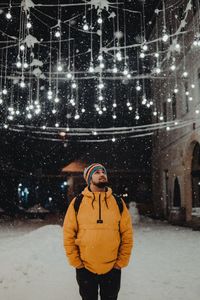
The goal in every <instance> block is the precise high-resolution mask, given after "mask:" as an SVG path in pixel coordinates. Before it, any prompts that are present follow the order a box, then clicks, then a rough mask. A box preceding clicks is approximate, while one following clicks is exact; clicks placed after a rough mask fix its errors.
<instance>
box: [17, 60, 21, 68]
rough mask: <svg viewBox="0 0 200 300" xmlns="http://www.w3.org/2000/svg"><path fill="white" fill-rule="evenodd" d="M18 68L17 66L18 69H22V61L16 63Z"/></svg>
mask: <svg viewBox="0 0 200 300" xmlns="http://www.w3.org/2000/svg"><path fill="white" fill-rule="evenodd" d="M16 66H17V68H21V66H22V64H21V61H20V60H18V61H17V62H16Z"/></svg>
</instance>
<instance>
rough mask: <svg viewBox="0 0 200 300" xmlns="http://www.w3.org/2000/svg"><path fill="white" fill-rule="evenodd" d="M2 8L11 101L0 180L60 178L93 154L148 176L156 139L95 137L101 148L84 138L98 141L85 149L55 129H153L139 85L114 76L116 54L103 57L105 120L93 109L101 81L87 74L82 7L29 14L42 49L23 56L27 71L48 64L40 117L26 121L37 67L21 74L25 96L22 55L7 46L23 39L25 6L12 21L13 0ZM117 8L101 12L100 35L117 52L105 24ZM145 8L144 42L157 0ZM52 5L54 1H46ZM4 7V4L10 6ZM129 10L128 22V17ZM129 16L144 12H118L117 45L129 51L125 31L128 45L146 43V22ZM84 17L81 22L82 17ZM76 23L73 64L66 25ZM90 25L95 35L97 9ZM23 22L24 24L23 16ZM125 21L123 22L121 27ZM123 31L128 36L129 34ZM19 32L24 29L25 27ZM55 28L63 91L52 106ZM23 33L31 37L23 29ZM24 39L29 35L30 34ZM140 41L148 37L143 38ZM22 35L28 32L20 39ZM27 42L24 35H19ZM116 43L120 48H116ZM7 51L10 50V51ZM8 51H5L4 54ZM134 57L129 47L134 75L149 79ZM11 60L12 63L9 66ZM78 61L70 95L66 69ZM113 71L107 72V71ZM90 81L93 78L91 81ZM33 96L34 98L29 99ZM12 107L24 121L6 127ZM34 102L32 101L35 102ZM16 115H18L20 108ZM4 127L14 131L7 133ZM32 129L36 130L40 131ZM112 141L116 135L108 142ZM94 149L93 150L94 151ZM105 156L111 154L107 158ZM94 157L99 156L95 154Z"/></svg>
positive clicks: (2, 111) (4, 109) (129, 5)
mask: <svg viewBox="0 0 200 300" xmlns="http://www.w3.org/2000/svg"><path fill="white" fill-rule="evenodd" d="M3 2H4V3H1V4H0V13H1V17H0V28H1V30H2V32H0V37H1V38H0V40H1V41H3V42H4V43H1V44H0V50H1V58H0V60H1V63H0V64H1V78H2V80H1V85H2V89H3V88H4V86H5V74H6V87H7V90H8V95H6V96H5V97H4V99H3V100H4V102H3V105H1V107H0V123H1V140H0V149H1V150H0V164H1V174H2V178H3V177H6V178H8V177H9V176H15V177H16V176H19V177H20V176H22V177H23V176H25V177H26V176H27V177H28V176H30V174H31V175H33V174H37V173H38V172H39V173H40V174H41V173H44V174H59V172H60V170H61V169H62V167H64V166H65V165H66V164H67V163H69V162H71V161H73V160H75V159H81V158H82V157H87V159H88V158H89V159H92V158H91V157H90V154H91V153H94V152H95V151H96V153H98V159H99V160H101V153H102V154H104V155H102V159H107V164H108V165H109V164H110V165H111V166H112V168H114V169H117V168H119V169H121V168H124V169H134V168H135V169H138V170H139V169H140V170H142V169H143V170H145V169H147V170H149V172H150V168H151V138H149V137H147V138H145V137H144V138H128V139H126V138H124V136H123V135H122V136H118V137H117V139H116V141H115V142H112V141H111V140H110V141H107V142H101V143H100V142H98V140H99V139H100V137H98V136H96V137H95V138H96V140H97V142H93V143H91V142H88V143H87V139H93V138H94V136H92V137H91V136H90V137H84V139H85V140H84V142H81V139H83V138H80V137H78V136H73V137H70V136H68V135H66V136H65V137H61V136H60V135H59V130H56V128H55V124H56V123H58V124H59V127H63V128H66V127H69V128H72V127H75V128H94V129H95V128H109V127H120V126H123V127H124V126H125V127H130V126H136V125H142V124H148V123H151V110H150V109H148V108H144V107H141V105H139V103H140V101H141V95H139V94H138V93H137V92H136V89H135V85H136V80H127V79H125V80H124V79H123V80H122V79H121V78H117V77H118V75H116V76H114V75H113V73H112V70H111V69H112V68H113V63H114V62H113V57H114V56H113V52H108V53H105V55H104V60H105V62H106V70H107V71H106V72H104V71H103V72H102V78H103V80H104V83H105V89H104V90H103V96H104V101H103V103H104V104H103V105H104V106H105V107H106V109H107V111H106V113H104V114H103V115H99V113H98V112H97V111H96V108H95V105H97V104H98V93H99V91H98V82H99V74H97V73H95V74H93V76H90V74H88V68H89V65H90V54H91V52H90V49H91V47H90V43H91V35H90V34H88V33H85V32H84V30H83V23H84V15H85V6H75V5H74V6H72V7H63V8H62V10H61V11H59V9H58V6H54V7H52V6H51V7H42V6H35V7H34V8H31V10H30V12H31V13H30V20H31V24H32V27H31V28H30V30H29V34H31V35H33V36H34V37H36V38H37V40H38V41H40V44H35V46H34V47H33V48H32V49H31V48H27V49H26V55H25V57H26V60H27V63H28V64H30V63H31V61H32V60H33V58H34V59H37V60H39V61H42V62H43V66H42V67H41V70H42V74H44V76H45V77H46V78H45V79H43V78H40V86H39V100H40V105H41V113H40V114H39V115H38V116H34V118H31V119H29V118H27V113H31V112H30V111H28V112H27V111H26V107H27V105H30V99H32V101H35V99H36V98H37V80H36V77H35V76H33V75H32V74H31V72H32V71H33V68H32V69H31V68H30V67H29V68H28V69H27V70H24V77H25V83H26V87H25V88H24V89H22V88H21V87H19V82H20V80H21V79H20V78H21V75H22V73H21V70H20V69H18V68H17V67H16V61H17V56H18V53H20V58H21V59H22V54H21V52H20V51H19V44H18V43H16V44H15V45H14V46H13V44H14V43H9V42H6V41H7V37H6V35H5V33H6V34H7V35H9V36H8V41H10V40H13V39H12V38H10V37H13V36H15V37H19V34H20V31H19V28H20V7H19V3H20V2H19V1H12V2H11V3H12V6H13V7H11V13H12V19H11V20H9V21H8V20H7V19H6V17H5V13H6V12H7V10H8V6H9V3H10V2H9V1H3ZM66 2H67V3H69V1H60V2H59V3H60V4H65V3H66ZM111 2H112V3H113V5H114V7H112V8H110V9H109V11H106V10H103V12H102V18H103V20H104V21H103V28H102V31H103V36H102V44H103V46H106V45H108V44H109V46H113V45H114V44H113V21H112V20H113V19H112V18H108V16H109V14H111V12H115V13H116V14H117V9H116V3H117V1H111ZM146 2H147V3H146V4H145V22H146V35H148V34H149V32H150V24H151V22H150V23H149V21H151V20H152V17H153V12H154V9H155V7H156V5H157V2H159V1H146ZM34 3H35V4H38V3H40V4H46V3H47V1H42V0H41V1H39V0H38V1H34ZM48 3H49V2H48ZM57 3H58V1H51V4H57ZM76 3H79V1H73V4H76ZM6 4H7V5H6ZM123 9H125V10H127V11H126V16H125V21H124V11H123ZM131 10H136V11H140V12H141V11H142V1H120V4H119V7H118V13H119V18H118V22H119V30H120V32H122V36H123V37H122V38H121V39H119V43H120V44H121V45H122V46H123V45H124V31H125V32H126V45H130V44H135V43H139V42H141V23H140V21H141V15H140V14H133V13H132V12H131ZM59 14H61V20H62V24H61V28H62V40H66V42H62V44H61V45H62V46H61V49H62V50H61V56H62V65H63V68H64V72H61V73H60V74H58V75H57V72H56V65H57V60H58V56H59V42H58V39H56V38H55V36H54V35H55V31H56V29H57V26H56V24H57V19H58V16H59ZM77 16H79V17H77ZM73 17H75V18H74V19H73V20H72V21H71V22H70V38H73V43H70V51H71V52H70V60H69V58H68V53H69V42H68V37H69V26H68V24H69V23H68V22H66V21H67V20H69V19H70V18H73ZM91 19H92V24H93V25H92V26H93V27H92V30H93V31H95V32H97V31H98V26H99V25H98V23H97V22H96V20H97V12H96V10H94V9H93V10H92V16H91V10H90V9H88V10H87V14H86V19H85V20H86V22H87V23H90V22H91ZM21 22H22V17H21ZM124 22H125V23H124ZM124 24H126V25H125V26H126V30H125V28H124ZM21 26H22V25H21ZM114 26H115V32H116V31H117V26H118V23H117V18H115V22H114ZM50 27H53V28H52V50H51V59H52V74H51V75H52V90H53V92H54V93H55V91H56V76H58V90H59V95H58V96H59V100H60V101H59V103H57V104H56V105H55V103H53V101H52V100H50V101H49V99H47V93H48V90H49V80H48V77H49V57H50V48H49V45H50V43H49V41H50ZM25 31H26V30H25ZM26 34H27V33H25V35H26ZM142 34H143V32H142ZM23 35H24V32H23ZM21 37H22V36H21ZM99 40H100V36H99V35H98V34H94V35H93V46H92V50H93V58H94V63H95V64H97V63H98V58H97V57H98V55H99ZM116 40H117V39H115V43H117V41H116ZM7 46H10V47H8V50H6V47H7ZM6 51H7V52H6ZM137 54H138V53H137V50H136V49H133V48H130V49H127V52H126V55H127V58H126V60H127V63H128V66H129V69H130V70H132V71H133V73H134V72H136V73H137V72H138V74H140V73H142V72H146V73H148V72H149V70H148V62H147V61H146V63H145V70H144V66H142V65H141V64H138V60H137ZM6 55H7V64H5V60H6ZM73 55H74V57H75V59H74V68H75V77H76V79H77V83H78V89H76V91H73V92H72V88H71V85H70V84H71V81H69V80H67V78H66V72H67V68H68V66H69V62H70V66H71V67H72V65H73ZM117 67H118V68H119V69H120V70H121V71H122V69H123V62H122V63H121V64H118V65H117ZM109 70H110V71H109ZM9 76H11V77H12V78H13V77H15V78H16V80H15V81H13V80H10V77H9ZM88 76H90V77H91V78H88ZM145 84H146V94H147V97H149V98H150V97H151V90H150V88H149V82H148V80H146V82H145ZM30 91H31V92H30ZM72 93H73V96H74V98H75V101H76V105H75V106H72V105H71V104H70V100H71V98H72ZM11 100H12V101H13V103H14V105H15V107H17V108H19V110H20V114H19V115H15V116H14V120H8V119H7V118H8V107H9V106H10V105H11ZM127 101H130V103H131V105H132V107H133V110H132V111H130V110H129V109H128V107H127V104H126V103H127ZM114 102H116V103H117V107H116V108H113V103H114ZM33 103H34V102H33ZM17 108H16V109H17ZM77 108H78V109H79V111H81V109H82V108H84V109H85V112H84V113H81V114H80V118H79V119H78V120H75V118H74V116H75V114H76V110H77ZM136 108H138V112H139V114H140V119H139V120H136V119H135V111H136ZM53 109H56V113H55V114H54V113H52V111H53ZM113 114H116V115H117V119H113ZM5 124H7V125H9V127H8V128H6V129H5ZM19 125H23V130H19ZM29 126H34V127H35V129H34V130H33V128H30V127H29ZM42 126H47V127H48V126H49V127H52V128H54V130H52V131H49V132H50V133H47V132H45V131H44V130H41V127H42ZM111 138H112V136H111ZM94 149H95V151H94ZM105 154H106V155H105ZM93 155H94V154H93Z"/></svg>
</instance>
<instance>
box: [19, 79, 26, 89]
mask: <svg viewBox="0 0 200 300" xmlns="http://www.w3.org/2000/svg"><path fill="white" fill-rule="evenodd" d="M25 86H26V84H25V82H24V80H22V81H21V82H20V87H21V88H24V87H25Z"/></svg>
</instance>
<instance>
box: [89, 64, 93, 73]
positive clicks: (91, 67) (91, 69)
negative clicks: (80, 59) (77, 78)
mask: <svg viewBox="0 0 200 300" xmlns="http://www.w3.org/2000/svg"><path fill="white" fill-rule="evenodd" d="M89 72H90V73H92V72H94V66H93V64H90V67H89Z"/></svg>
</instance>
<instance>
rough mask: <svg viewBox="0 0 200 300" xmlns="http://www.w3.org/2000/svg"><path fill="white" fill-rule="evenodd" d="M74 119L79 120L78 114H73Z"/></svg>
mask: <svg viewBox="0 0 200 300" xmlns="http://www.w3.org/2000/svg"><path fill="white" fill-rule="evenodd" d="M74 119H75V120H78V119H80V116H79V114H78V112H76V114H75V116H74Z"/></svg>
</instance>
